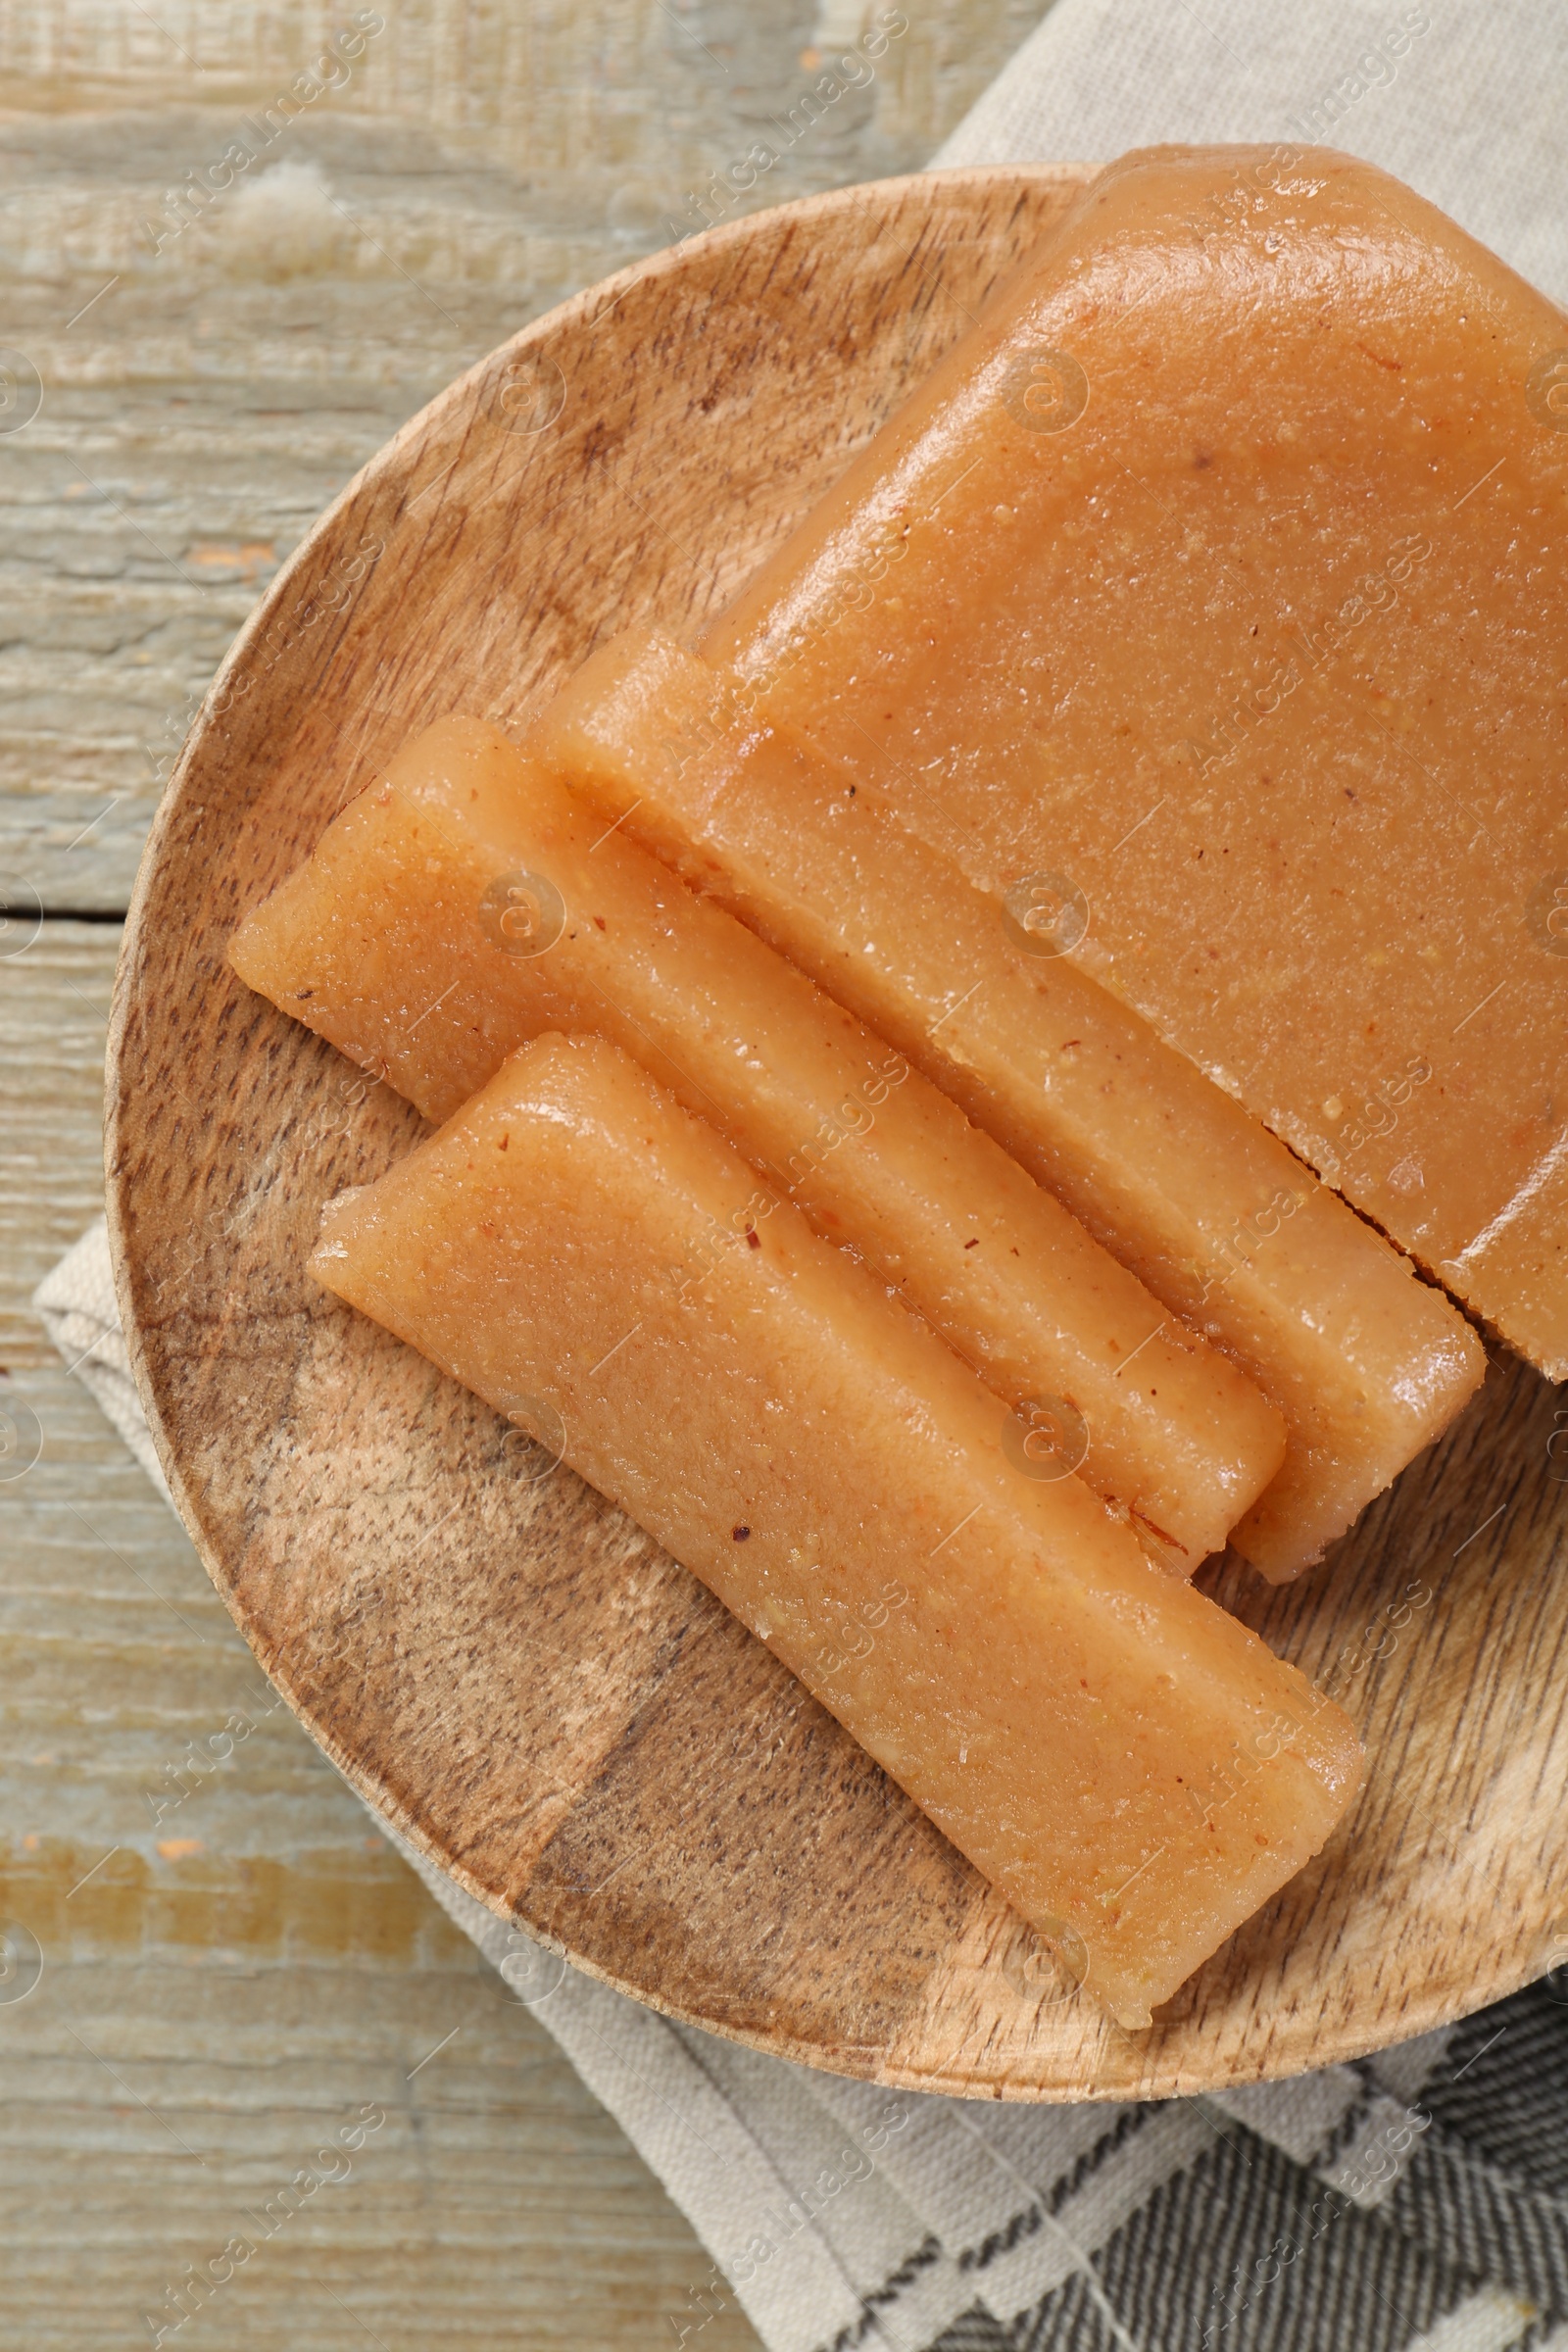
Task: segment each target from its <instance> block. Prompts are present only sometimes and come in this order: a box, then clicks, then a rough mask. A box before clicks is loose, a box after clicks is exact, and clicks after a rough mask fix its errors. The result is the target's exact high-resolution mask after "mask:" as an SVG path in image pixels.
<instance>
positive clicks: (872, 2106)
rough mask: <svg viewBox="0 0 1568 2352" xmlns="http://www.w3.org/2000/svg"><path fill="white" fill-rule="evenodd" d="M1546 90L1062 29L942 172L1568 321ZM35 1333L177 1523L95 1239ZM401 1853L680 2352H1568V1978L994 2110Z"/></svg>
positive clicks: (1452, 35) (1149, 15) (1123, 16)
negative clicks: (1232, 177) (1430, 216)
mask: <svg viewBox="0 0 1568 2352" xmlns="http://www.w3.org/2000/svg"><path fill="white" fill-rule="evenodd" d="M1565 92H1568V14H1565V15H1562V16H1555V15H1553V14H1551V13H1549V12H1548V11H1547V10H1546V9H1545V8H1544V7H1539V6H1534V5H1531V0H1488V5H1486V6H1482V5H1480V4H1479V0H1469V4H1468V5H1465V4H1463V0H1433V5H1432V6H1431V7H1426V6H1417V7H1405V6H1402V5H1398V4H1397V0H1320V4H1319V5H1318V6H1316V7H1303V6H1302V5H1301V4H1300V0H1290V5H1286V0H1198V5H1197V6H1193V5H1190V4H1189V0H1159V5H1157V6H1156V5H1151V4H1149V0H1058V5H1057V6H1056V7H1055V8H1054V10H1053V11H1052V12H1051V14H1050V15H1049V16H1048V17H1047V18H1046V19H1045V21H1044V22H1043V24H1042V25H1040V27H1039V28H1038V30H1037V31H1036V32H1035V34H1034V35H1033V36H1032V37H1031V39H1030V40H1028V41H1027V42H1026V43H1025V45H1024V47H1023V48H1022V50H1021V51H1020V52H1019V54H1018V56H1017V57H1016V58H1015V59H1014V60H1013V61H1012V63H1011V64H1010V65H1009V66H1008V67H1007V68H1006V70H1005V72H1004V73H1002V74H1001V75H1000V76H999V77H998V79H997V81H996V82H995V83H994V84H993V85H992V87H991V89H989V90H988V91H987V92H986V93H985V95H984V96H983V97H982V98H981V99H980V101H979V103H978V104H977V105H976V106H975V107H974V108H973V110H972V111H971V113H970V114H969V116H968V117H967V118H966V119H965V121H964V122H963V123H961V124H960V125H959V127H958V129H957V130H956V132H955V133H954V134H953V136H952V137H951V138H950V139H949V140H948V142H947V144H946V145H945V146H944V148H943V149H942V150H941V153H940V154H939V155H938V156H937V158H936V159H935V160H936V162H937V163H938V164H940V165H951V164H963V163H1002V162H1010V161H1029V160H1040V161H1052V160H1058V159H1062V158H1068V159H1072V160H1074V161H1083V160H1089V161H1094V160H1097V159H1108V158H1110V157H1112V156H1114V155H1116V154H1119V153H1120V152H1122V150H1124V149H1125V148H1127V147H1130V146H1135V145H1146V144H1149V143H1152V142H1154V141H1157V140H1165V139H1180V140H1209V139H1250V140H1269V141H1274V140H1280V141H1296V142H1300V143H1302V144H1305V143H1308V142H1322V143H1325V144H1329V145H1334V146H1338V147H1343V148H1348V149H1350V150H1351V151H1353V152H1355V153H1358V154H1362V155H1365V156H1367V157H1369V158H1370V159H1371V160H1372V161H1374V162H1378V163H1381V164H1384V165H1385V166H1387V168H1388V169H1390V170H1391V171H1394V172H1397V174H1398V175H1399V176H1400V177H1401V178H1403V179H1406V180H1408V181H1409V182H1410V183H1411V184H1412V185H1413V186H1415V187H1417V188H1419V189H1420V190H1422V192H1423V193H1425V194H1427V195H1429V196H1431V197H1432V198H1433V199H1434V200H1435V201H1436V202H1437V203H1439V204H1441V205H1442V206H1443V207H1444V208H1445V209H1446V211H1448V212H1450V213H1452V214H1453V215H1454V216H1455V218H1457V219H1458V220H1459V221H1462V222H1463V223H1464V225H1465V226H1466V227H1468V228H1470V229H1471V230H1472V231H1473V232H1474V233H1475V234H1476V235H1477V236H1480V237H1481V238H1483V239H1484V240H1485V241H1486V242H1487V243H1488V244H1490V245H1491V246H1493V247H1494V249H1495V251H1497V252H1498V253H1500V254H1501V255H1502V256H1503V257H1504V258H1505V259H1506V260H1508V261H1510V262H1511V263H1512V264H1513V265H1514V267H1515V268H1516V269H1518V270H1521V271H1522V272H1523V273H1524V274H1525V275H1527V276H1529V277H1531V278H1533V279H1534V280H1535V282H1536V283H1537V284H1538V285H1540V286H1542V287H1543V288H1544V289H1545V291H1546V292H1548V293H1550V294H1551V295H1553V296H1554V298H1556V299H1557V300H1559V301H1561V300H1564V299H1565V298H1568V236H1565V235H1564V233H1563V223H1564V221H1568V142H1564V140H1563V139H1562V136H1561V131H1560V125H1559V120H1558V114H1559V108H1560V103H1561V100H1562V98H1563V95H1564V93H1565ZM35 1303H36V1305H37V1307H38V1310H39V1312H40V1314H41V1315H42V1316H43V1318H44V1321H45V1324H46V1325H47V1327H48V1330H49V1332H50V1335H51V1337H52V1339H53V1340H54V1342H55V1344H56V1345H57V1347H59V1348H60V1350H61V1352H62V1354H63V1355H64V1356H65V1357H66V1359H67V1361H68V1363H70V1364H71V1365H72V1368H73V1371H74V1372H75V1373H76V1375H77V1377H78V1378H79V1379H81V1380H82V1381H84V1382H85V1383H86V1385H87V1386H88V1388H89V1389H90V1390H91V1391H92V1393H93V1395H94V1396H95V1397H97V1399H98V1401H99V1403H100V1404H101V1405H102V1407H103V1409H104V1411H105V1413H106V1414H107V1416H108V1418H109V1419H110V1421H111V1422H112V1423H113V1424H114V1426H115V1427H116V1429H118V1430H119V1431H120V1433H121V1435H122V1436H123V1438H124V1440H125V1442H126V1444H127V1445H128V1446H130V1448H131V1450H132V1452H133V1453H134V1454H135V1455H136V1458H137V1459H138V1461H140V1462H141V1464H142V1466H143V1468H144V1469H145V1470H146V1471H147V1473H148V1475H149V1477H150V1478H152V1479H153V1480H154V1482H155V1483H156V1484H157V1485H158V1486H159V1487H160V1489H161V1490H162V1491H163V1492H164V1493H165V1495H166V1496H167V1494H168V1489H167V1487H166V1486H165V1484H164V1481H163V1478H162V1475H161V1473H160V1471H159V1468H158V1464H157V1460H156V1457H155V1455H154V1453H153V1448H152V1444H151V1440H150V1438H149V1436H148V1432H147V1427H146V1423H145V1420H144V1419H143V1417H142V1413H141V1408H140V1404H139V1402H138V1400H137V1397H136V1391H135V1387H134V1383H133V1381H132V1378H131V1373H130V1365H129V1359H128V1356H127V1353H126V1349H125V1344H124V1340H123V1336H122V1334H121V1330H120V1325H119V1319H118V1314H117V1310H116V1306H115V1299H114V1290H113V1283H112V1280H111V1276H110V1269H109V1252H108V1245H107V1241H106V1239H105V1235H104V1229H103V1226H102V1224H101V1223H100V1224H98V1225H96V1226H95V1227H93V1228H92V1230H91V1231H90V1232H89V1233H87V1234H86V1235H84V1236H83V1238H82V1240H81V1241H80V1242H79V1243H78V1244H77V1245H76V1247H75V1249H73V1250H72V1251H71V1252H70V1253H69V1255H68V1256H67V1257H66V1258H65V1259H64V1260H63V1261H62V1263H61V1264H60V1265H59V1266H58V1267H57V1268H56V1269H55V1271H54V1273H53V1274H51V1275H50V1276H49V1277H48V1279H47V1280H46V1281H45V1282H44V1283H43V1285H42V1286H41V1287H40V1289H39V1291H38V1293H37V1297H36V1300H35ZM375 1818H376V1819H377V1821H378V1823H379V1816H376V1817H375ZM379 1826H381V1827H382V1828H383V1829H385V1827H386V1825H385V1824H384V1823H380V1824H379ZM386 1834H387V1835H388V1836H389V1837H391V1838H393V1842H394V1843H395V1844H397V1845H398V1846H399V1848H400V1850H401V1851H403V1852H404V1853H405V1855H406V1856H407V1858H408V1860H409V1861H410V1863H411V1864H412V1865H413V1867H414V1868H415V1869H416V1870H417V1872H418V1874H419V1876H420V1877H421V1878H422V1879H423V1880H424V1882H425V1884H426V1885H427V1886H428V1887H430V1890H431V1892H432V1893H433V1894H434V1895H435V1897H436V1899H437V1901H439V1902H440V1903H441V1905H442V1906H443V1908H444V1909H445V1910H446V1911H447V1912H448V1913H449V1914H450V1915H451V1917H452V1918H453V1919H454V1920H455V1921H456V1922H457V1924H458V1925H459V1926H460V1927H461V1928H462V1929H463V1930H464V1931H465V1932H466V1934H467V1935H468V1936H471V1937H472V1939H473V1941H474V1942H475V1943H476V1944H477V1945H478V1947H479V1949H480V1950H481V1951H482V1952H483V1953H484V1954H485V1955H486V1957H487V1958H488V1959H489V1960H491V1961H492V1962H493V1963H494V1965H495V1966H496V1967H497V1968H498V1969H499V1970H500V1972H501V1975H502V1977H503V1978H504V1980H505V1981H506V1982H507V1983H508V1984H509V1985H510V1986H511V1987H512V1989H513V1991H514V1992H515V1996H516V1997H517V1998H518V1999H519V2000H520V2001H523V2002H525V2003H526V2004H527V2005H528V2006H529V2007H531V2008H532V2009H534V2010H535V2011H536V2012H537V2014H538V2016H539V2018H540V2020H541V2021H542V2023H543V2024H544V2025H546V2026H547V2027H548V2028H549V2029H550V2031H551V2032H552V2033H553V2034H555V2036H556V2038H557V2039H558V2040H559V2042H560V2043H561V2045H562V2047H563V2049H564V2051H565V2052H566V2054H567V2056H568V2057H569V2058H570V2059H571V2061H572V2063H573V2064H574V2065H575V2067H576V2068H577V2070H578V2072H579V2073H580V2074H581V2076H582V2078H583V2080H584V2082H587V2084H588V2085H589V2087H590V2088H591V2089H592V2090H593V2091H594V2092H595V2094H596V2095H597V2096H598V2097H599V2098H600V2099H601V2100H602V2101H603V2102H604V2104H605V2105H606V2106H607V2107H608V2108H609V2109H610V2111H611V2112H612V2114H613V2115H614V2116H615V2117H616V2119H617V2121H618V2122H619V2123H620V2125H621V2126H622V2128H623V2129H624V2131H626V2133H627V2136H628V2137H629V2138H630V2140H631V2141H632V2143H633V2144H634V2145H635V2146H636V2148H637V2149H638V2151H639V2152H640V2154H641V2155H642V2156H643V2157H644V2159H645V2160H646V2162H647V2163H648V2164H649V2165H650V2167H651V2168H652V2169H653V2171H654V2172H655V2173H656V2174H657V2175H658V2176H659V2178H660V2179H661V2180H662V2181H663V2183H664V2185H665V2187H666V2188H667V2189H668V2191H669V2193H670V2195H671V2196H672V2197H673V2198H674V2200H675V2202H676V2204H677V2205H679V2206H680V2208H681V2210H682V2211H683V2212H684V2213H685V2214H686V2215H687V2217H688V2219H689V2220H690V2221H691V2223H692V2225H693V2227H694V2229H696V2230H697V2232H698V2235H699V2236H700V2237H701V2238H702V2240H703V2242H704V2244H705V2246H706V2247H707V2248H708V2250H709V2253H710V2255H711V2258H712V2260H711V2268H710V2269H709V2270H708V2271H707V2273H706V2275H705V2276H704V2277H702V2278H694V2279H693V2280H692V2282H691V2284H690V2287H689V2289H688V2292H687V2294H686V2296H685V2298H684V2300H683V2301H682V2302H681V2303H680V2304H679V2305H678V2307H677V2308H675V2309H672V2310H669V2311H667V2312H665V2313H663V2314H662V2315H659V2316H658V2318H657V2320H656V2323H655V2332H656V2335H657V2336H658V2337H659V2338H660V2339H661V2340H662V2341H664V2342H666V2343H669V2342H673V2343H674V2344H675V2345H677V2346H679V2345H684V2344H686V2343H687V2342H688V2341H689V2340H692V2339H695V2338H698V2337H700V2336H701V2335H702V2333H703V2330H704V2328H705V2327H708V2326H709V2325H710V2324H711V2321H712V2320H713V2318H715V2317H716V2316H717V2314H718V2313H719V2312H720V2311H722V2310H723V2309H724V2308H725V2307H726V2306H727V2305H729V2304H730V2303H731V2302H733V2301H736V2300H738V2301H739V2303H740V2305H741V2306H742V2308H743V2309H744V2310H745V2312H746V2313H747V2315H748V2316H749V2318H750V2320H751V2321H752V2324H753V2325H754V2327H756V2328H757V2330H758V2333H759V2334H760V2336H761V2338H762V2340H763V2342H764V2343H765V2344H766V2346H767V2347H768V2352H851V2347H854V2346H858V2345H861V2344H866V2345H870V2346H873V2347H874V2346H877V2345H881V2346H887V2347H892V2348H893V2352H1004V2348H1010V2352H1210V2347H1218V2346H1223V2347H1225V2348H1226V2352H1568V2136H1565V2134H1564V2131H1563V2130H1562V2119H1563V2117H1564V2115H1565V2114H1568V1975H1564V1976H1563V1977H1562V1978H1560V1979H1559V1977H1558V1976H1557V1975H1556V1974H1555V1973H1554V1974H1553V1976H1551V1977H1548V1978H1547V1979H1546V1980H1545V1981H1544V1983H1542V1984H1541V1985H1535V1986H1532V1987H1531V1988H1530V1989H1529V1990H1527V1991H1525V1992H1523V1993H1520V1994H1517V1995H1516V1996H1515V1997H1514V1998H1513V1999H1512V2000H1509V2001H1504V2002H1502V2003H1500V2004H1499V2005H1498V2006H1496V2007H1495V2008H1494V2009H1492V2010H1489V2011H1486V2012H1484V2013H1482V2014H1481V2015H1480V2016H1478V2017H1475V2018H1472V2019H1470V2020H1468V2021H1467V2022H1466V2023H1464V2024H1462V2025H1459V2026H1456V2027H1451V2028H1446V2029H1445V2030H1443V2031H1442V2032H1440V2033H1436V2034H1426V2035H1424V2036H1422V2038H1421V2039H1420V2040H1417V2041H1413V2042H1407V2043H1405V2044H1404V2045H1403V2046H1402V2047H1399V2048H1397V2049H1394V2050H1390V2051H1386V2052H1384V2053H1382V2054H1381V2055H1380V2056H1378V2057H1376V2058H1372V2059H1369V2060H1366V2061H1364V2062H1362V2063H1360V2064H1358V2065H1355V2066H1336V2067H1330V2068H1328V2069H1326V2070H1325V2071H1323V2072H1322V2073H1319V2074H1315V2075H1309V2076H1305V2077H1302V2078H1300V2079H1299V2080H1298V2081H1296V2082H1285V2083H1275V2084H1265V2085H1261V2086H1254V2087H1251V2088H1247V2089H1242V2090H1236V2091H1230V2092H1226V2093H1222V2094H1218V2095H1215V2096H1213V2097H1203V2098H1193V2099H1182V2100H1168V2101H1162V2102H1152V2103H1150V2104H1147V2105H1143V2106H1121V2105H1083V2106H1075V2107H1005V2106H1000V2105H997V2104H995V2103H994V2102H990V2101H980V2100H963V2099H954V2098H947V2097H941V2096H936V2095H919V2094H910V2093H908V2092H903V2091H899V2092H892V2091H888V2090H883V2089H878V2088H876V2087H874V2086H871V2085H868V2084H865V2083H861V2082H846V2081H840V2080H838V2079H836V2078H834V2077H831V2076H827V2075H820V2074H815V2073H812V2072H810V2071H809V2070H808V2069H805V2068H802V2067H797V2066H793V2065H791V2064H789V2063H788V2062H787V2061H785V2060H782V2059H774V2058H767V2057H763V2056H761V2055H760V2054H758V2053H757V2052H755V2051H750V2050H746V2049H742V2048H740V2047H738V2046H737V2045H735V2044H733V2043H730V2042H726V2041H723V2040H721V2039H719V2038H718V2037H716V2036H714V2035H711V2034H704V2033H701V2032H698V2031H696V2030H694V2029H692V2028H689V2027H684V2026H678V2025H673V2024H671V2023H670V2022H669V2021H668V2020H667V2019H664V2018H661V2017H659V2016H657V2015H655V2013H654V2012H653V2011H651V2010H648V2009H645V2008H642V2007H641V2006H639V2005H638V2004H637V2003H635V2002H633V2001H630V2000H628V1999H626V1998H625V1997H624V1996H623V1995H621V1994H619V1993H616V1992H613V1991H612V1990H610V1989H609V1988H608V1987H607V1986H605V1985H599V1984H596V1983H594V1982H593V1981H592V1980H591V1979H589V1978H587V1977H585V1976H582V1975H580V1974H579V1973H578V1972H577V1971H576V1970H574V1969H572V1968H571V1967H569V1966H568V1965H567V1964H566V1963H564V1961H563V1960H561V1959H560V1958H559V1957H558V1956H556V1955H554V1954H552V1953H550V1952H548V1951H546V1950H545V1949H544V1948H543V1946H541V1945H540V1944H538V1943H536V1942H534V1941H533V1940H532V1939H531V1938H530V1937H528V1936H525V1935H524V1934H523V1933H522V1932H521V1931H520V1930H518V1929H516V1928H514V1927H509V1926H508V1925H507V1924H506V1923H505V1922H503V1921H501V1920H499V1919H496V1918H495V1917H494V1916H493V1915H492V1914H491V1913H489V1912H488V1911H486V1910H484V1909H483V1907H482V1906H481V1905H479V1904H478V1903H475V1902H474V1901H473V1900H472V1899H471V1898H470V1897H469V1896H467V1895H466V1894H465V1893H464V1892H463V1891H462V1890H461V1888H459V1887H456V1886H455V1885H454V1884H453V1883H452V1882H451V1881H450V1880H449V1879H447V1877H446V1876H445V1874H444V1873H442V1872H441V1871H440V1870H439V1869H437V1868H436V1867H435V1866H434V1865H432V1864H431V1863H429V1862H427V1861H425V1860H424V1858H423V1857H422V1856H420V1855H418V1854H417V1853H415V1852H414V1851H413V1849H412V1848H410V1847H409V1846H408V1845H407V1844H406V1843H405V1841H404V1840H402V1839H401V1838H397V1837H396V1836H395V1834H394V1833H392V1832H391V1831H387V1833H386ZM1565 1966H1568V1954H1565Z"/></svg>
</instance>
